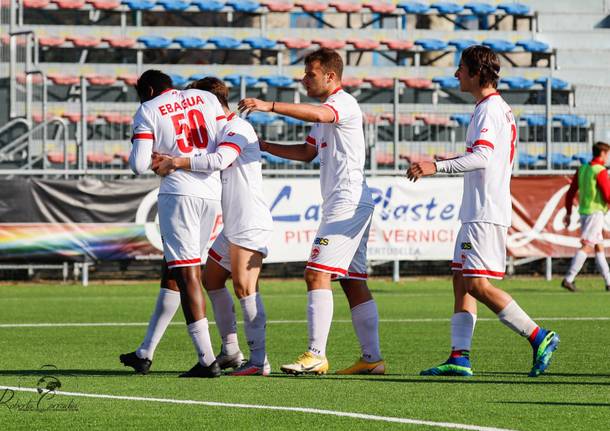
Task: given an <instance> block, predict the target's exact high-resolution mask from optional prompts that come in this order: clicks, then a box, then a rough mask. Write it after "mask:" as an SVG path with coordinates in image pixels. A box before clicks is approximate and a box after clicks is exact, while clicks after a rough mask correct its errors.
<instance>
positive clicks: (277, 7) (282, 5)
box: [260, 0, 294, 12]
mask: <svg viewBox="0 0 610 431" xmlns="http://www.w3.org/2000/svg"><path fill="white" fill-rule="evenodd" d="M260 4H261V5H263V6H265V7H266V8H267V9H268V10H269V12H291V11H292V10H293V9H294V3H292V2H289V1H273V0H263V1H261V2H260Z"/></svg>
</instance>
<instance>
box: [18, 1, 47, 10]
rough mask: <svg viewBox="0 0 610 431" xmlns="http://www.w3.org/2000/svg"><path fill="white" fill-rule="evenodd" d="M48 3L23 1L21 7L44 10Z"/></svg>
mask: <svg viewBox="0 0 610 431" xmlns="http://www.w3.org/2000/svg"><path fill="white" fill-rule="evenodd" d="M49 3H50V2H49V0H23V7H24V8H26V9H44V8H45V7H47V6H48V5H49Z"/></svg>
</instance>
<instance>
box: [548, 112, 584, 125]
mask: <svg viewBox="0 0 610 431" xmlns="http://www.w3.org/2000/svg"><path fill="white" fill-rule="evenodd" d="M553 121H559V122H560V123H561V125H562V126H563V127H586V126H587V123H588V121H587V119H586V118H584V117H579V116H578V115H573V114H558V115H553Z"/></svg>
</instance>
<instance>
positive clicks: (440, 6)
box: [430, 2, 464, 15]
mask: <svg viewBox="0 0 610 431" xmlns="http://www.w3.org/2000/svg"><path fill="white" fill-rule="evenodd" d="M430 7H431V8H432V9H436V10H437V11H438V13H439V14H441V15H454V14H458V13H460V12H462V11H463V10H464V7H463V6H461V5H459V4H457V3H453V2H437V3H432V4H431V5H430Z"/></svg>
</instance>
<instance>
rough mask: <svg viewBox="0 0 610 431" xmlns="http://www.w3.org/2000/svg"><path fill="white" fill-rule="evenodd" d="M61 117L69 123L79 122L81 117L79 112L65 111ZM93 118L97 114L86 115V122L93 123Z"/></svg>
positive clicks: (95, 118) (95, 117) (94, 118)
mask: <svg viewBox="0 0 610 431" xmlns="http://www.w3.org/2000/svg"><path fill="white" fill-rule="evenodd" d="M62 117H64V118H65V119H67V120H68V121H69V122H70V123H78V122H80V119H81V115H80V113H66V112H64V114H63V115H62ZM95 120H97V115H87V123H89V124H91V123H95Z"/></svg>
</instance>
